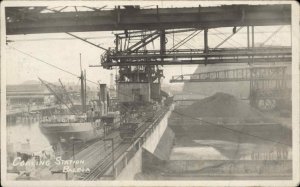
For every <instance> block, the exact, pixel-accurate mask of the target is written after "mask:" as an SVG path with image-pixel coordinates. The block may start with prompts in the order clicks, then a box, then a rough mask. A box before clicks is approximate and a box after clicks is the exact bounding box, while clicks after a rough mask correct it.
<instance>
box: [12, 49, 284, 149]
mask: <svg viewBox="0 0 300 187" xmlns="http://www.w3.org/2000/svg"><path fill="white" fill-rule="evenodd" d="M8 46H9V47H10V48H12V49H14V50H16V51H18V52H19V53H22V54H24V55H26V56H29V57H31V58H33V59H35V60H37V61H39V62H42V63H44V64H47V65H49V66H51V67H53V68H56V69H58V70H60V71H63V72H65V73H68V74H70V75H72V76H75V77H77V78H78V75H76V74H74V73H72V72H69V71H67V70H64V69H62V68H60V67H58V66H55V65H53V64H50V63H48V62H46V61H44V60H42V59H39V58H37V57H35V56H33V55H31V54H29V53H26V52H24V51H21V50H19V49H17V48H15V47H13V46H10V45H8ZM87 81H89V82H90V83H93V84H96V85H99V83H96V82H94V81H91V80H87ZM117 93H118V94H121V95H125V96H130V97H131V95H129V94H125V93H121V92H118V91H117ZM173 112H174V113H177V114H178V115H181V116H183V117H187V118H190V119H195V120H199V121H200V119H198V118H195V117H192V116H188V115H185V114H182V113H180V112H177V111H176V110H173ZM201 121H203V122H205V123H207V124H209V125H213V126H216V127H219V128H223V129H227V130H230V131H232V132H234V133H239V134H244V135H247V136H252V137H255V138H258V139H261V140H264V141H269V142H273V143H277V144H282V145H286V146H290V145H288V144H286V143H282V142H279V141H274V140H271V139H267V138H264V137H260V136H257V135H253V134H249V133H245V132H242V131H239V130H235V129H231V128H229V127H225V126H222V125H218V124H215V123H212V122H209V121H204V120H201Z"/></svg>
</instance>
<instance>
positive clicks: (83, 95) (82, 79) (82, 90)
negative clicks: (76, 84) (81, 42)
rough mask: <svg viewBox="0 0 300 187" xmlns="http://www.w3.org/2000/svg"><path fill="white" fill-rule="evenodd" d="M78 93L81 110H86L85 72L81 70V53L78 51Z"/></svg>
mask: <svg viewBox="0 0 300 187" xmlns="http://www.w3.org/2000/svg"><path fill="white" fill-rule="evenodd" d="M80 71H81V73H80V77H79V78H80V95H81V105H82V112H83V113H85V112H86V74H85V72H83V70H82V66H81V53H80Z"/></svg>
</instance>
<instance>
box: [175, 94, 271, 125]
mask: <svg viewBox="0 0 300 187" xmlns="http://www.w3.org/2000/svg"><path fill="white" fill-rule="evenodd" d="M177 110H178V112H180V113H181V114H184V115H187V116H190V117H195V118H199V117H203V118H205V117H208V118H211V117H215V118H236V119H244V120H245V119H246V120H247V119H248V120H251V119H255V120H262V121H265V120H267V119H266V118H265V117H264V116H263V114H262V113H261V112H260V111H258V110H256V109H255V108H253V107H251V106H250V105H249V104H247V103H246V102H243V101H240V100H238V99H237V98H235V97H234V96H233V95H230V94H226V93H221V92H218V93H216V94H214V95H213V96H210V97H207V98H205V99H202V100H200V101H197V102H195V103H193V104H192V105H190V106H188V107H187V108H184V109H177Z"/></svg>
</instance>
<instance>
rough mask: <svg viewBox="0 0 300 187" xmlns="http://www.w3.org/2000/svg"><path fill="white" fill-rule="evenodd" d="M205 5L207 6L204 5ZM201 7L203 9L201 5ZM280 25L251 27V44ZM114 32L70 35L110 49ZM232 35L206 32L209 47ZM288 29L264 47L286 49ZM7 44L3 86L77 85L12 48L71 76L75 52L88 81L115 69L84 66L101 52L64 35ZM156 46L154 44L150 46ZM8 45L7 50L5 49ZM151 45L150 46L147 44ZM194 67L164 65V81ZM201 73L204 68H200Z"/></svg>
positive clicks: (241, 43) (105, 79) (199, 41)
mask: <svg viewBox="0 0 300 187" xmlns="http://www.w3.org/2000/svg"><path fill="white" fill-rule="evenodd" d="M198 4H199V3H196V2H189V4H187V2H185V7H188V6H198ZM153 5H155V4H154V3H153V2H144V3H143V5H142V6H150V7H149V8H151V6H153ZM158 5H159V6H160V7H170V6H173V7H176V6H178V7H180V6H182V3H172V5H171V4H168V3H167V2H160V3H159V4H158ZM206 5H207V3H206ZM202 6H205V5H204V4H203V5H202ZM279 27H280V26H274V27H256V28H255V32H256V35H255V43H256V45H259V44H260V43H262V42H263V41H265V40H266V39H267V38H268V37H269V36H270V35H271V34H272V33H273V32H274V31H276V30H277V29H278V28H279ZM246 32H247V31H246V28H242V29H241V30H240V31H239V33H238V34H236V35H235V36H234V37H232V39H230V40H229V41H228V42H226V43H225V44H224V45H222V47H245V46H246V41H247V36H246ZM113 33H116V32H87V33H73V34H76V35H78V36H80V37H83V38H88V39H89V41H91V42H94V43H95V44H100V45H101V46H103V47H104V48H108V47H111V48H114V43H113V41H114V34H113ZM231 33H232V28H218V29H211V30H209V47H211V48H213V47H215V46H216V45H217V44H219V43H220V42H221V41H222V40H223V39H224V38H226V37H227V36H229V35H230V34H231ZM188 34H190V33H185V34H175V36H174V44H176V43H177V42H178V41H180V40H181V39H183V38H184V37H185V36H187V35H188ZM290 36H291V34H290V26H284V27H282V28H281V30H280V32H278V33H277V34H276V35H275V36H274V37H273V38H272V39H271V40H269V41H268V42H267V43H266V44H265V45H283V46H289V45H290V44H291V38H290ZM7 39H8V40H12V41H13V42H9V43H8V46H7V48H6V50H7V51H6V54H7V56H6V59H7V61H6V62H7V65H6V67H7V84H19V83H22V82H24V81H26V80H37V77H41V78H43V79H45V80H47V81H51V82H56V81H57V80H58V78H61V79H62V81H63V82H75V83H77V82H78V79H77V78H76V77H74V76H71V75H69V74H67V73H64V72H62V71H60V70H57V69H55V68H53V67H50V66H48V65H46V64H43V63H41V62H39V61H37V60H35V59H33V58H31V57H29V56H26V55H24V54H22V53H20V52H18V51H17V50H15V49H12V48H11V47H13V48H16V49H18V50H20V51H23V52H25V53H28V54H30V55H32V56H34V57H36V58H39V59H41V60H43V61H46V62H47V63H51V64H53V65H55V66H58V67H60V68H62V69H65V70H68V71H69V72H72V73H74V74H78V75H79V73H80V68H79V53H81V54H82V64H83V68H84V69H86V71H87V78H88V79H90V80H92V81H101V82H102V83H107V84H109V82H110V74H111V73H114V74H115V72H116V70H105V69H103V68H101V67H88V66H89V65H96V64H98V65H99V64H100V55H101V54H102V53H103V52H104V51H103V50H101V49H99V48H96V47H94V46H92V45H90V44H87V43H85V42H83V41H81V40H78V39H75V38H72V37H71V36H69V35H67V34H63V33H60V34H34V35H16V36H7ZM154 45H155V46H157V47H158V45H157V43H154ZM172 45H173V35H172V34H171V35H168V44H167V46H169V47H170V46H172ZM9 46H11V47H9ZM150 46H152V44H151V45H150ZM185 47H187V48H203V34H202V33H200V34H198V35H197V36H196V37H195V38H193V39H192V40H191V41H190V42H189V43H187V44H186V46H185ZM195 68H196V66H192V65H190V66H168V67H166V66H165V67H164V73H165V77H166V78H165V80H164V82H169V79H170V78H171V76H172V75H177V74H186V73H193V71H194V70H195ZM204 70H205V68H204Z"/></svg>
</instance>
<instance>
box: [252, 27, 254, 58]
mask: <svg viewBox="0 0 300 187" xmlns="http://www.w3.org/2000/svg"><path fill="white" fill-rule="evenodd" d="M252 52H253V53H254V26H252ZM253 62H254V56H253V55H252V63H253Z"/></svg>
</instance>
